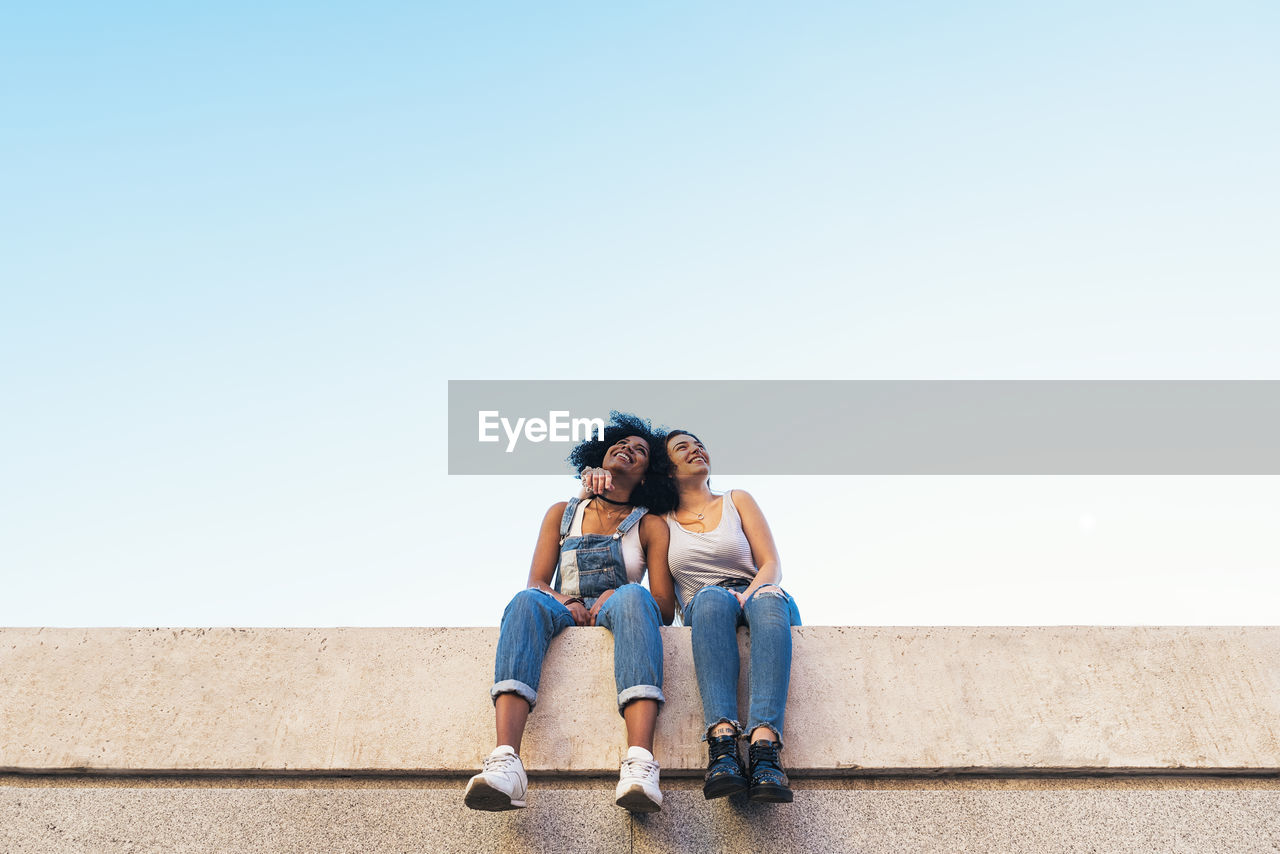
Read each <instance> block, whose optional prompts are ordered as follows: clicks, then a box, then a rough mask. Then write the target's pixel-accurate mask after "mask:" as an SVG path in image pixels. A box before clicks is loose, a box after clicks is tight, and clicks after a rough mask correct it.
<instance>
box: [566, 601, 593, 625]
mask: <svg viewBox="0 0 1280 854" xmlns="http://www.w3.org/2000/svg"><path fill="white" fill-rule="evenodd" d="M565 607H566V608H568V609H569V613H570V614H571V615H572V616H573V622H574V625H578V626H594V625H595V624H596V621H595V615H594V614H593V613H592V612H591V611H588V610H587V606H586V605H584V604H582V603H581V602H570V603H569V604H568V605H565ZM593 610H594V609H593Z"/></svg>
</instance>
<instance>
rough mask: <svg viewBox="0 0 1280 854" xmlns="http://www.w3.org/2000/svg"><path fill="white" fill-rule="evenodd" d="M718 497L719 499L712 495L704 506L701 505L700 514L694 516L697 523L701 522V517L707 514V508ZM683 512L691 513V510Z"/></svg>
mask: <svg viewBox="0 0 1280 854" xmlns="http://www.w3.org/2000/svg"><path fill="white" fill-rule="evenodd" d="M719 497H720V496H718V495H713V496H711V500H710V501H708V502H707V503H706V504H703V505H702V512H701V513H698V514H696V515H697V517H698V521H699V522H701V521H702V517H703V516H705V515H706V513H707V508H708V507H710V506H711V505H712V504H713V503H715V500H716V499H717V498H719ZM685 512H686V513H693V511H692V510H686V511H685Z"/></svg>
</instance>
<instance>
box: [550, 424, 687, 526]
mask: <svg viewBox="0 0 1280 854" xmlns="http://www.w3.org/2000/svg"><path fill="white" fill-rule="evenodd" d="M628 436H639V437H640V438H641V439H644V440H645V441H646V442H648V443H649V468H648V469H647V470H646V471H645V478H644V483H642V484H638V485H637V486H636V488H635V489H633V490H631V503H632V504H638V505H641V506H643V507H648V508H649V512H650V513H659V514H661V513H666V512H667V511H668V510H672V509H674V508H675V506H676V494H675V489H674V488H672V486H671V461H670V459H669V458H668V457H667V442H666V435H665V434H663V433H662V432H661V431H658V430H654V429H653V426H652V425H651V424H650V423H649V421H648V420H647V419H644V418H641V417H640V416H638V415H634V414H632V413H630V412H619V411H618V410H616V409H615V410H612V411H611V412H610V413H609V423H608V424H606V425H605V428H604V438H603V439H588V440H587V441H585V442H582V443H581V444H579V445H576V446H575V447H574V449H573V450H572V451H570V452H569V456H568V461H569V465H571V466H573V469H574V471H576V472H577V473H578V476H579V477H581V475H582V471H583V469H588V468H597V467H599V466H600V464H601V463H603V462H604V455H605V454H606V453H607V452H608V450H609V448H611V447H613V445H614V444H615V443H617V442H619V441H621V440H622V439H625V438H627V437H628Z"/></svg>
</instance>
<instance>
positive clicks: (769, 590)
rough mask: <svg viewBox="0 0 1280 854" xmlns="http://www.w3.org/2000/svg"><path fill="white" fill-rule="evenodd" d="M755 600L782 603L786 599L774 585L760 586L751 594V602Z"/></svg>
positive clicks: (782, 592) (785, 595)
mask: <svg viewBox="0 0 1280 854" xmlns="http://www.w3.org/2000/svg"><path fill="white" fill-rule="evenodd" d="M757 599H760V600H763V601H768V600H770V599H781V600H782V601H784V602H785V601H786V599H787V594H786V592H785V591H784V590H783V589H782V588H781V587H779V586H778V585H776V584H762V585H760V586H759V587H757V588H756V592H755V593H753V594H752V596H751V601H752V602H755V601H756V600H757Z"/></svg>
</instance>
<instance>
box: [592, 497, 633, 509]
mask: <svg viewBox="0 0 1280 854" xmlns="http://www.w3.org/2000/svg"><path fill="white" fill-rule="evenodd" d="M592 497H593V498H599V499H600V500H601V501H607V502H609V503H610V504H613V505H614V506H617V507H626V506H628V505H629V504H631V502H630V501H614V500H613V499H612V498H605V497H604V496H603V495H594V496H592Z"/></svg>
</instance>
